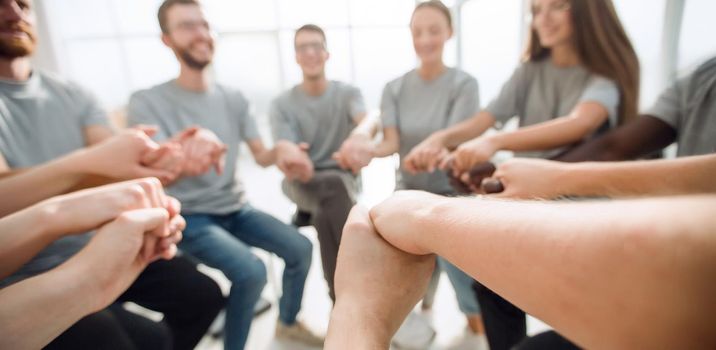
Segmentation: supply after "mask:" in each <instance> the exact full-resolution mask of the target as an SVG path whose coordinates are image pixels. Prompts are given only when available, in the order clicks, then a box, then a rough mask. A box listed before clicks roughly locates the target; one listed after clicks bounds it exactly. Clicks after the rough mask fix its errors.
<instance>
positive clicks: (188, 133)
mask: <svg viewBox="0 0 716 350" xmlns="http://www.w3.org/2000/svg"><path fill="white" fill-rule="evenodd" d="M197 131H199V127H198V126H190V127H188V128H186V129H184V130H182V131H181V132H180V133H179V134H177V135H176V136H175V137H174V138H175V139H176V140H177V141H179V142H181V141H184V140H186V139H188V138H190V137H192V136H194V134H196V133H197Z"/></svg>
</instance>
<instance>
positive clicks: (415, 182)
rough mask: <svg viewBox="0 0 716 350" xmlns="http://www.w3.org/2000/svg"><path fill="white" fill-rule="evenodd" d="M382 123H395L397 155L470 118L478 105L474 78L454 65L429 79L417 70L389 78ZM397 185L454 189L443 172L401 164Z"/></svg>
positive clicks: (436, 190) (442, 190)
mask: <svg viewBox="0 0 716 350" xmlns="http://www.w3.org/2000/svg"><path fill="white" fill-rule="evenodd" d="M380 109H381V118H382V120H383V126H384V127H396V128H397V129H398V133H399V135H400V150H399V154H400V157H401V158H403V157H405V156H406V155H407V154H408V153H409V152H410V150H411V149H413V147H415V146H416V145H418V144H419V143H420V142H422V141H423V140H425V138H427V137H428V136H430V134H432V133H434V132H436V131H439V130H442V129H445V128H447V127H449V126H452V125H454V124H457V123H459V122H461V121H463V120H465V119H468V118H470V117H471V116H473V115H474V114H475V113H477V112H478V111H479V109H480V98H479V91H478V87H477V80H475V78H473V77H472V76H471V75H469V74H467V73H465V72H463V71H461V70H459V69H455V68H448V70H447V71H445V72H444V73H443V74H442V75H440V76H439V77H437V78H435V79H434V80H432V81H425V80H423V79H422V78H421V77H420V76H419V75H418V72H417V70H411V71H410V72H408V73H406V74H404V75H403V76H401V77H399V78H397V79H395V80H393V81H391V82H389V83H388V84H387V85H386V86H385V89H383V97H382V99H381V103H380ZM397 179H398V183H397V187H398V188H399V189H416V190H424V191H428V192H432V193H439V194H448V193H452V192H454V190H453V189H452V187H451V186H450V183H449V181H448V178H447V175H446V174H445V173H444V172H443V171H441V170H437V171H435V172H433V173H421V174H417V175H411V174H409V173H408V172H406V171H404V170H403V169H402V162H401V167H400V169H399V171H398V174H397Z"/></svg>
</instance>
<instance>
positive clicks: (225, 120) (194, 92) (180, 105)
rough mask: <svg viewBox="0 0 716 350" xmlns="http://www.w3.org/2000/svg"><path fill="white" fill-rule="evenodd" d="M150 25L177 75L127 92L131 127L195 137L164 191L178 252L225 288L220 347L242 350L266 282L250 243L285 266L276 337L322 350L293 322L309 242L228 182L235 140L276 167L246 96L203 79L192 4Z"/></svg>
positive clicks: (197, 12) (165, 10) (170, 8)
mask: <svg viewBox="0 0 716 350" xmlns="http://www.w3.org/2000/svg"><path fill="white" fill-rule="evenodd" d="M158 19H159V25H160V27H161V30H162V41H163V42H164V44H165V45H166V46H167V47H168V48H170V49H171V50H172V51H173V52H174V54H175V56H176V58H177V60H178V61H179V66H180V73H179V76H178V77H177V78H176V79H172V80H170V81H168V82H165V83H163V84H160V85H157V86H154V87H152V88H150V89H148V90H143V91H139V92H137V93H135V94H133V95H132V97H131V99H130V102H129V107H128V115H129V121H130V124H156V125H158V126H159V129H160V130H159V132H158V133H157V135H155V138H157V139H182V138H184V135H186V134H187V133H188V132H189V131H187V130H192V129H191V128H192V127H193V126H196V128H195V130H194V131H193V132H194V133H195V134H194V135H195V136H197V137H198V139H197V140H196V142H192V143H191V144H187V145H184V152H185V156H186V158H187V159H188V161H187V162H188V163H189V164H188V165H187V167H186V171H185V172H184V173H183V174H182V176H181V177H180V178H179V180H178V181H176V182H175V183H173V184H172V185H171V186H169V187H168V188H167V191H168V192H169V193H170V194H171V195H172V196H174V197H176V198H177V199H179V200H180V201H181V202H182V215H184V217H185V218H186V221H187V227H186V230H185V231H184V240H183V241H182V243H181V244H180V245H179V248H180V249H181V250H183V251H185V252H186V253H188V254H190V255H192V256H194V257H196V258H198V259H199V260H200V261H202V262H203V263H205V264H207V265H209V266H211V267H214V268H217V269H219V270H221V271H222V272H223V273H224V274H225V275H226V277H227V278H228V279H229V280H230V281H231V282H232V286H231V291H230V293H229V301H228V306H227V313H226V325H225V329H226V333H225V334H226V339H225V344H224V347H225V348H226V349H242V348H244V346H245V344H246V340H247V338H248V334H249V329H250V326H251V322H252V318H253V314H254V312H253V310H254V306H255V304H256V302H257V301H258V300H259V297H260V296H261V292H262V290H263V287H264V285H265V284H266V268H265V267H264V264H263V262H262V261H261V260H260V259H259V258H258V257H256V255H254V254H253V253H252V251H251V248H252V247H257V248H261V249H264V250H266V251H269V252H272V253H275V254H276V255H278V256H279V257H281V258H282V259H283V260H284V262H285V263H286V268H285V269H284V272H283V280H282V292H283V294H282V296H281V299H280V301H279V320H278V322H277V325H276V335H277V337H278V338H279V339H290V340H295V341H298V342H302V343H306V344H310V345H315V346H320V345H322V344H323V339H322V338H320V337H318V336H316V335H314V334H313V333H311V332H310V331H309V330H308V329H307V328H306V327H305V326H304V325H303V324H302V323H301V322H299V321H297V315H298V313H299V311H300V310H301V302H302V300H303V289H304V286H305V283H306V276H307V275H308V270H309V268H310V266H311V254H312V250H313V246H312V245H311V242H310V241H309V240H308V239H307V238H306V237H304V236H302V235H301V234H300V233H299V232H298V231H297V230H296V229H295V228H294V227H291V226H288V225H286V224H284V223H283V222H281V221H279V220H278V219H276V218H274V217H272V216H270V215H268V214H266V213H264V212H262V211H260V210H257V209H255V208H253V207H252V206H251V205H250V204H249V203H247V201H246V196H245V190H244V187H243V184H242V183H241V181H240V180H239V179H237V177H236V172H237V166H236V165H237V162H236V160H237V158H238V156H239V146H240V144H241V143H242V142H246V144H247V145H248V148H249V150H250V151H251V154H252V155H253V157H254V159H255V160H256V162H257V163H258V164H259V165H261V166H269V165H271V164H274V162H275V159H276V150H275V149H267V148H266V147H264V144H263V142H262V141H261V138H260V136H259V134H258V131H257V127H256V123H255V121H254V119H253V117H252V116H251V114H250V113H249V103H248V101H247V100H246V98H245V97H244V96H243V95H242V94H241V93H240V92H239V91H237V90H234V89H232V88H229V87H227V86H224V85H221V84H218V83H216V82H214V81H212V79H211V78H210V72H209V69H208V67H209V65H210V64H211V62H212V60H213V57H214V43H215V42H214V36H213V33H212V31H211V29H210V26H209V23H208V21H207V20H206V17H205V15H204V11H203V9H202V6H201V4H200V2H199V1H196V0H166V1H164V2H163V3H162V5H161V6H160V8H159V11H158ZM224 159H226V162H224ZM212 165H213V167H214V169H213V170H212V169H210V167H211V166H212Z"/></svg>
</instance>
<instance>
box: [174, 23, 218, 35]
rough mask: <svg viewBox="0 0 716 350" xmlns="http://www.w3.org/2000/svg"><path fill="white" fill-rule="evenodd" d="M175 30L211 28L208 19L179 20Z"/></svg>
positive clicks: (190, 30)
mask: <svg viewBox="0 0 716 350" xmlns="http://www.w3.org/2000/svg"><path fill="white" fill-rule="evenodd" d="M174 29H175V30H179V31H182V32H194V31H196V30H198V29H203V30H206V31H209V32H210V31H211V28H210V27H209V23H208V22H207V21H185V22H179V23H177V25H176V26H175V27H174Z"/></svg>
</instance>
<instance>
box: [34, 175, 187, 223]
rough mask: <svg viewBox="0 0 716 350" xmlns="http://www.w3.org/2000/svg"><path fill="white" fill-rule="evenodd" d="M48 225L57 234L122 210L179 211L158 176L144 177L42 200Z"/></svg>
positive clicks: (100, 221) (97, 221) (107, 219)
mask: <svg viewBox="0 0 716 350" xmlns="http://www.w3.org/2000/svg"><path fill="white" fill-rule="evenodd" d="M39 208H41V211H42V213H44V214H43V215H44V217H45V220H46V221H47V222H48V227H51V229H52V230H53V232H54V233H56V234H68V233H80V232H84V231H87V230H91V229H95V228H97V227H99V226H100V225H102V224H104V223H106V222H108V221H110V220H113V219H115V218H116V217H118V216H119V215H121V214H122V213H123V212H125V211H128V210H135V209H142V208H163V209H166V210H169V212H170V214H171V216H172V217H173V216H175V215H177V214H178V213H179V205H178V202H175V200H173V199H172V198H170V197H167V196H166V195H165V194H164V190H163V188H162V185H161V183H160V182H159V181H158V180H157V179H156V178H145V179H138V180H131V181H126V182H120V183H116V184H111V185H106V186H101V187H96V188H91V189H87V190H82V191H78V192H73V193H70V194H66V195H62V196H57V197H53V198H50V199H48V200H46V201H44V202H41V203H40V204H39Z"/></svg>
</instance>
